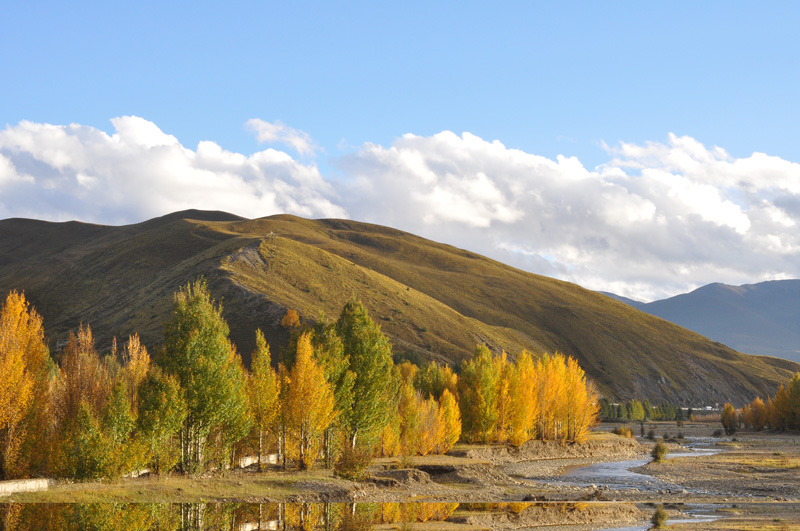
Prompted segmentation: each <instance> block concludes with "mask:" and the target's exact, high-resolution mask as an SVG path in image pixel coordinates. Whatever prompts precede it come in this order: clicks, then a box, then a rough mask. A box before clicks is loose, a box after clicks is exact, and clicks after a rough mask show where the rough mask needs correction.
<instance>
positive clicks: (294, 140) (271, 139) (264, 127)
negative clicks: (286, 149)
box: [245, 118, 317, 155]
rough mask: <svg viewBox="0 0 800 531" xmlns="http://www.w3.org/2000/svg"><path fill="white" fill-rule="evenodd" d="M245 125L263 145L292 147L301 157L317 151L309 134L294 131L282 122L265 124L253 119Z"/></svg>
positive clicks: (262, 121)
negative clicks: (276, 144) (274, 144)
mask: <svg viewBox="0 0 800 531" xmlns="http://www.w3.org/2000/svg"><path fill="white" fill-rule="evenodd" d="M245 125H246V126H247V127H248V128H249V129H250V130H251V131H254V132H255V133H256V137H257V138H258V141H259V142H260V143H262V144H273V143H278V144H284V145H287V146H291V147H292V148H294V149H295V151H297V152H298V153H299V154H300V155H311V154H313V153H314V152H315V151H316V150H317V146H316V145H315V144H314V142H313V141H312V140H311V136H309V134H308V133H306V132H305V131H299V130H297V129H292V128H291V127H289V126H287V125H286V124H284V123H283V122H281V121H280V120H276V121H275V122H265V121H264V120H260V119H258V118H253V119H251V120H248V121H247V123H246V124H245Z"/></svg>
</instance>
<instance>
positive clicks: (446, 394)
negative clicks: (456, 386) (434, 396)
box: [439, 389, 461, 453]
mask: <svg viewBox="0 0 800 531" xmlns="http://www.w3.org/2000/svg"><path fill="white" fill-rule="evenodd" d="M439 409H440V410H441V412H442V422H443V424H442V439H441V443H440V444H441V446H440V448H439V452H440V453H445V452H447V451H448V450H450V449H451V448H452V447H453V446H454V445H455V444H456V443H457V442H458V439H459V438H460V437H461V411H459V409H458V402H456V399H455V397H454V396H453V394H452V393H451V392H450V390H449V389H445V390H444V391H442V396H440V397H439Z"/></svg>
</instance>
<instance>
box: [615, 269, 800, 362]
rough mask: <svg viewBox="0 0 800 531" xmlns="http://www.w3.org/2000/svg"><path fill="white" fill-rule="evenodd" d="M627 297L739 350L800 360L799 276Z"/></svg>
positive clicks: (643, 308) (650, 310)
mask: <svg viewBox="0 0 800 531" xmlns="http://www.w3.org/2000/svg"><path fill="white" fill-rule="evenodd" d="M623 302H628V301H623ZM631 302H634V304H632V305H634V306H635V307H636V308H638V309H640V310H642V311H645V312H647V313H649V314H651V315H656V316H658V317H661V318H662V319H666V320H668V321H671V322H673V323H675V324H678V325H680V326H683V327H686V328H688V329H690V330H694V331H695V332H697V333H699V334H702V335H704V336H706V337H709V338H712V339H714V340H716V341H720V342H722V343H725V344H726V345H730V346H731V347H733V348H735V349H737V350H740V351H742V352H749V353H752V354H762V355H768V356H777V357H780V358H786V359H789V360H793V361H797V362H800V331H799V330H798V328H797V323H800V280H774V281H770V282H761V283H758V284H747V285H744V286H729V285H726V284H718V283H716V284H709V285H707V286H703V287H701V288H698V289H696V290H694V291H692V292H691V293H685V294H682V295H677V296H675V297H670V298H669V299H664V300H660V301H655V302H651V303H635V301H631Z"/></svg>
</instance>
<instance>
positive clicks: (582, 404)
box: [564, 356, 600, 442]
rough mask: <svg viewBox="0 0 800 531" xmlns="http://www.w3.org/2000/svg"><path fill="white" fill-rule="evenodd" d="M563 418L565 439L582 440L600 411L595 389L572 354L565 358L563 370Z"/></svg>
mask: <svg viewBox="0 0 800 531" xmlns="http://www.w3.org/2000/svg"><path fill="white" fill-rule="evenodd" d="M565 377H566V381H565V385H564V389H565V399H566V407H565V414H566V415H565V419H564V422H565V423H566V431H565V433H564V435H565V438H566V440H568V441H576V442H583V441H584V440H585V439H586V435H587V434H588V432H589V429H590V428H591V427H592V426H594V424H595V423H596V422H597V415H598V413H599V411H600V408H599V405H598V403H597V391H595V388H594V385H592V384H591V383H590V382H587V381H586V374H585V373H584V371H583V369H581V367H580V365H578V362H577V361H576V360H575V358H573V357H572V356H569V357H568V358H567V360H566V372H565Z"/></svg>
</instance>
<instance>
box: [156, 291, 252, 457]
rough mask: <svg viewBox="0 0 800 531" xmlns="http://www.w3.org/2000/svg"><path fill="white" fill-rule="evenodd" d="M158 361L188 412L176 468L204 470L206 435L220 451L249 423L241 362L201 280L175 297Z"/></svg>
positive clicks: (218, 311)
mask: <svg viewBox="0 0 800 531" xmlns="http://www.w3.org/2000/svg"><path fill="white" fill-rule="evenodd" d="M161 363H162V366H163V368H164V370H165V371H166V372H168V373H170V374H175V375H176V376H177V378H178V381H179V382H180V385H181V388H183V390H184V392H185V397H186V404H187V409H188V414H187V416H186V420H185V421H184V423H183V428H182V430H181V466H182V468H183V470H184V471H187V472H193V471H197V470H199V469H201V468H202V467H203V466H204V463H205V460H206V458H207V456H206V455H205V450H206V444H207V442H208V437H209V435H210V434H211V433H212V431H214V432H215V435H216V437H217V438H218V439H219V440H221V441H222V444H223V446H225V447H229V446H231V445H232V444H233V443H234V442H236V441H235V440H234V439H236V438H237V437H239V436H240V435H241V433H242V432H243V431H244V428H247V429H248V431H249V425H247V426H242V422H245V423H247V422H248V418H247V417H246V416H244V412H246V411H247V408H246V395H245V389H244V388H245V380H244V373H243V369H242V364H241V359H240V358H239V356H238V354H237V353H236V352H235V350H234V348H233V346H232V345H231V343H230V341H229V340H228V325H227V323H226V322H225V320H224V319H223V317H222V308H221V307H220V306H219V305H217V304H215V303H214V301H212V299H211V295H210V293H209V291H208V286H207V284H206V282H205V281H204V280H198V281H196V282H194V283H190V284H187V285H186V286H184V287H183V288H181V289H180V290H179V291H178V292H177V293H175V295H174V299H173V309H172V316H171V318H170V320H169V321H168V322H167V324H166V325H165V330H164V353H163V356H162V358H161ZM232 428H236V429H235V432H233V433H235V435H234V436H230V435H232V432H231V429H232ZM245 433H246V432H245Z"/></svg>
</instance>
